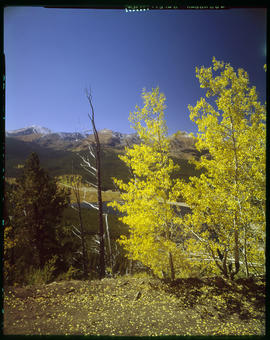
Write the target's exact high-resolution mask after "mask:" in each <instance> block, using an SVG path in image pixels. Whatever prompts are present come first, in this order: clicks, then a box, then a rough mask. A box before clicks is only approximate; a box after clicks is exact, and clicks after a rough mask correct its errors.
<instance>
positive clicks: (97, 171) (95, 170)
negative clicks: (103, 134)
mask: <svg viewBox="0 0 270 340" xmlns="http://www.w3.org/2000/svg"><path fill="white" fill-rule="evenodd" d="M86 97H87V99H88V102H89V105H90V109H91V113H88V117H89V119H90V121H91V124H92V129H93V133H94V138H95V150H93V149H92V148H91V146H89V153H90V156H92V158H94V159H95V162H96V164H95V166H93V165H92V164H91V162H90V159H86V158H85V157H81V158H82V160H83V163H82V165H83V167H84V168H85V169H86V170H87V171H88V172H90V173H91V174H92V175H94V176H95V178H96V185H94V186H95V187H96V188H97V194H98V213H99V247H100V248H99V278H100V279H102V278H103V277H105V247H104V227H103V217H102V215H103V206H102V195H101V162H100V158H101V157H100V141H99V137H98V132H97V129H96V125H95V111H94V106H93V101H92V94H91V91H90V90H89V91H88V90H86ZM91 184H92V183H91Z"/></svg>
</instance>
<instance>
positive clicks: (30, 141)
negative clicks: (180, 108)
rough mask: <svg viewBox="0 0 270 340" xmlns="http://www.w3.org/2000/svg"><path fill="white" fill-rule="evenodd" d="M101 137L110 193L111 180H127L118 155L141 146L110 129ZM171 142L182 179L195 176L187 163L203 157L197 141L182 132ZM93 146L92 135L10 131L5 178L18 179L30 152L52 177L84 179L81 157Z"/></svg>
mask: <svg viewBox="0 0 270 340" xmlns="http://www.w3.org/2000/svg"><path fill="white" fill-rule="evenodd" d="M98 134H99V139H100V143H101V150H102V154H101V158H102V159H101V160H102V164H103V169H104V171H103V180H104V181H103V182H104V183H105V187H106V188H108V189H110V188H112V185H113V184H112V181H111V178H110V177H112V176H114V177H119V174H120V175H122V177H123V178H126V177H127V176H128V169H127V168H126V167H125V164H124V163H123V162H122V161H121V160H120V159H119V158H118V155H119V154H121V153H123V152H124V148H125V147H126V146H131V145H133V144H139V143H140V138H139V136H138V135H137V134H136V133H132V134H125V133H121V132H115V131H112V130H109V129H103V130H100V131H98ZM169 139H170V153H171V156H172V157H173V158H174V160H175V161H176V162H177V163H178V164H180V166H181V168H182V175H183V176H184V177H185V176H189V175H192V174H193V173H194V171H195V169H194V167H193V166H191V165H190V164H189V163H188V160H190V159H192V158H194V157H195V158H198V157H200V153H199V152H198V151H197V150H196V148H195V141H196V139H195V138H194V137H192V136H191V135H190V134H188V133H187V132H182V131H178V132H177V133H175V134H173V135H171V136H169ZM93 143H94V135H93V134H83V133H78V132H73V133H70V132H56V133H55V132H52V131H51V130H50V129H48V128H46V127H41V126H37V125H32V126H30V127H26V128H21V129H18V130H13V131H7V132H6V152H5V153H6V163H5V174H6V177H17V176H19V174H20V165H21V164H23V163H24V162H25V160H26V159H27V158H28V157H29V155H30V153H31V152H37V154H38V155H39V158H40V161H41V165H42V166H43V167H44V168H46V169H47V170H48V171H49V172H50V173H51V175H53V176H59V175H63V174H70V173H73V172H74V173H80V174H82V175H85V171H84V170H83V169H82V168H81V166H80V158H79V157H78V155H85V154H86V153H87V150H88V145H89V144H93ZM180 171H181V170H180ZM183 171H184V173H183ZM195 172H196V171H195Z"/></svg>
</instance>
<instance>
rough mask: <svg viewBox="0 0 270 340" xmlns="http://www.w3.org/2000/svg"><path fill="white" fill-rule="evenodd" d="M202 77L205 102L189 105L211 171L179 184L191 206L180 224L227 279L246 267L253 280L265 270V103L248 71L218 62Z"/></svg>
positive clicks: (193, 247)
mask: <svg viewBox="0 0 270 340" xmlns="http://www.w3.org/2000/svg"><path fill="white" fill-rule="evenodd" d="M196 77H197V78H198V79H199V82H200V86H201V87H202V88H204V89H206V98H201V99H200V100H199V101H198V102H197V105H196V106H194V107H193V106H191V105H190V106H189V110H190V118H191V120H192V121H194V122H195V123H196V124H197V126H198V130H199V134H198V136H197V143H196V147H197V149H198V150H199V151H202V150H208V151H209V154H208V155H204V156H202V157H201V160H200V161H197V162H194V163H196V165H197V167H199V168H203V169H204V170H205V172H204V173H203V174H201V176H200V177H199V178H198V177H192V178H190V180H191V181H190V182H189V183H184V182H182V183H181V186H180V190H181V192H182V195H183V197H184V200H185V202H186V203H187V204H188V205H189V206H190V207H191V209H192V213H191V214H189V215H187V216H185V217H184V218H182V219H180V220H179V219H178V222H179V223H182V224H183V225H184V229H185V231H186V235H189V236H190V238H189V240H188V241H187V242H186V245H187V249H188V251H189V252H190V253H194V252H197V253H198V254H201V256H202V258H205V259H206V258H207V257H209V256H210V258H212V260H213V262H211V263H213V264H214V266H216V267H217V268H218V269H219V272H221V273H222V274H223V275H224V276H226V277H230V278H233V277H234V276H235V275H236V274H237V273H238V272H239V270H240V268H243V269H244V270H245V272H246V274H247V275H249V274H250V272H251V271H252V272H253V273H256V272H261V271H264V251H265V250H264V244H265V146H266V141H265V140H266V127H265V120H266V109H265V105H262V104H261V103H260V102H259V101H258V95H257V93H256V88H255V86H252V87H250V86H249V78H248V74H247V73H246V72H245V71H244V70H243V69H238V70H237V71H234V69H233V67H232V66H231V65H230V64H225V63H224V62H220V61H217V60H216V59H215V58H213V66H212V67H209V68H205V67H204V66H203V67H201V68H196ZM211 97H212V98H211ZM207 98H211V99H212V101H211V102H210V101H209V100H207ZM213 99H215V101H214V100H213ZM214 104H215V107H214ZM191 236H192V237H191ZM208 263H209V261H208Z"/></svg>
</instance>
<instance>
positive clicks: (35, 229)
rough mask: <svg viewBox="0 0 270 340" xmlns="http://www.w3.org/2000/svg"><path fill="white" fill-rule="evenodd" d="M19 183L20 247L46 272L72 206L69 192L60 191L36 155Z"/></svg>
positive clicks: (16, 206)
mask: <svg viewBox="0 0 270 340" xmlns="http://www.w3.org/2000/svg"><path fill="white" fill-rule="evenodd" d="M22 170H23V173H22V176H21V177H20V178H19V179H18V180H17V183H16V184H17V189H16V192H15V194H14V197H15V200H16V204H15V209H14V216H13V220H14V223H16V225H17V233H18V236H19V239H20V243H21V244H22V245H23V247H24V248H28V249H30V250H31V253H32V259H31V261H32V263H31V264H33V265H35V266H36V267H40V268H42V267H43V266H44V265H45V263H46V261H48V260H49V259H50V258H51V257H52V256H53V255H54V254H55V253H56V252H57V251H58V242H57V227H58V226H59V224H60V221H61V217H62V212H63V209H64V208H65V207H67V206H68V203H69V192H67V191H66V190H65V189H59V188H58V187H57V184H56V181H55V179H54V178H51V177H50V176H49V174H48V173H47V172H46V171H45V170H44V169H43V168H41V166H40V161H39V157H38V155H37V154H36V153H32V154H31V156H30V157H29V159H28V160H27V161H26V163H25V165H24V168H23V169H22Z"/></svg>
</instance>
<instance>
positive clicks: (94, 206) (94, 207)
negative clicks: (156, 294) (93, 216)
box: [82, 201, 98, 210]
mask: <svg viewBox="0 0 270 340" xmlns="http://www.w3.org/2000/svg"><path fill="white" fill-rule="evenodd" d="M82 203H85V204H88V205H90V207H91V208H93V209H96V210H98V206H96V205H95V204H93V203H89V202H86V201H83V202H82Z"/></svg>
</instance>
